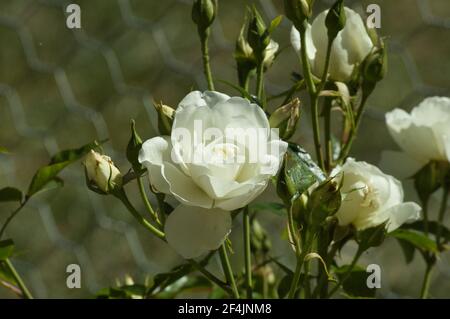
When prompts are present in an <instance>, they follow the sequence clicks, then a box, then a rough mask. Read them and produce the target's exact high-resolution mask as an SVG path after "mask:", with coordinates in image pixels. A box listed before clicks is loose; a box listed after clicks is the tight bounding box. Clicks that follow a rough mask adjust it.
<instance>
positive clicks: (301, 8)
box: [284, 0, 314, 29]
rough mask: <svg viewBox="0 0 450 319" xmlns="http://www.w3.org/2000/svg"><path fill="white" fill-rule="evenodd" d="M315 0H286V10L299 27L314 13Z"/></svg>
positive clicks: (287, 15) (290, 18)
mask: <svg viewBox="0 0 450 319" xmlns="http://www.w3.org/2000/svg"><path fill="white" fill-rule="evenodd" d="M313 5H314V0H284V12H285V15H286V17H287V18H288V19H289V20H291V21H292V23H293V24H294V25H295V26H296V27H297V29H299V28H301V27H303V24H304V22H305V21H306V20H308V19H309V18H310V17H311V15H312V8H313Z"/></svg>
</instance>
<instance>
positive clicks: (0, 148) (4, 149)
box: [0, 146, 9, 154]
mask: <svg viewBox="0 0 450 319" xmlns="http://www.w3.org/2000/svg"><path fill="white" fill-rule="evenodd" d="M0 154H9V151H8V150H7V149H6V148H4V147H3V146H0Z"/></svg>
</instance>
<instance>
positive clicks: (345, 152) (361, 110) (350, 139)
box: [339, 93, 370, 161]
mask: <svg viewBox="0 0 450 319" xmlns="http://www.w3.org/2000/svg"><path fill="white" fill-rule="evenodd" d="M369 95H370V94H365V93H363V97H362V99H361V104H360V106H359V108H358V112H357V113H356V118H355V127H354V128H353V129H352V130H350V136H349V137H348V141H347V143H346V144H345V145H344V147H343V148H342V151H341V154H340V155H339V159H340V160H341V161H342V160H345V158H346V157H347V156H348V154H349V153H350V150H351V148H352V145H353V142H354V140H355V138H356V134H357V133H358V129H359V126H360V125H361V121H362V116H363V114H364V109H365V105H366V102H367V100H368V98H369Z"/></svg>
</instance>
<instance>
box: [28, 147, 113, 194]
mask: <svg viewBox="0 0 450 319" xmlns="http://www.w3.org/2000/svg"><path fill="white" fill-rule="evenodd" d="M104 142H105V141H102V142H100V143H98V142H96V141H94V142H92V143H89V144H86V145H84V146H82V147H80V148H76V149H69V150H64V151H61V152H59V153H57V154H55V155H54V156H53V157H52V158H51V159H50V163H49V165H47V166H44V167H41V168H39V169H38V170H37V172H36V173H35V174H34V176H33V179H32V180H31V183H30V186H29V187H28V192H27V197H31V196H33V195H34V194H36V193H38V192H40V191H43V190H48V189H51V188H54V186H61V185H62V183H61V180H60V179H56V177H57V175H58V174H59V173H60V172H61V171H62V170H63V169H64V168H66V167H67V166H68V165H70V164H72V163H73V162H75V161H77V160H79V159H81V158H82V157H84V156H85V155H86V154H87V153H88V152H89V151H90V150H91V149H94V148H97V147H98V146H99V145H100V144H101V143H104ZM50 182H52V185H50V186H51V187H50V188H48V187H47V186H48V185H47V184H48V183H50Z"/></svg>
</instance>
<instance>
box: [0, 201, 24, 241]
mask: <svg viewBox="0 0 450 319" xmlns="http://www.w3.org/2000/svg"><path fill="white" fill-rule="evenodd" d="M28 199H29V198H28V197H26V198H25V200H24V201H23V202H22V203H21V204H20V206H19V207H17V209H16V210H15V211H13V212H12V213H11V215H9V217H8V218H7V219H6V221H5V223H4V224H3V226H2V228H1V229H0V239H2V236H3V234H4V232H5V231H6V228H7V227H8V225H9V224H10V223H11V222H12V220H13V219H14V217H16V216H17V214H19V212H20V211H21V210H22V208H23V207H24V206H25V204H26V203H27V202H28Z"/></svg>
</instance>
